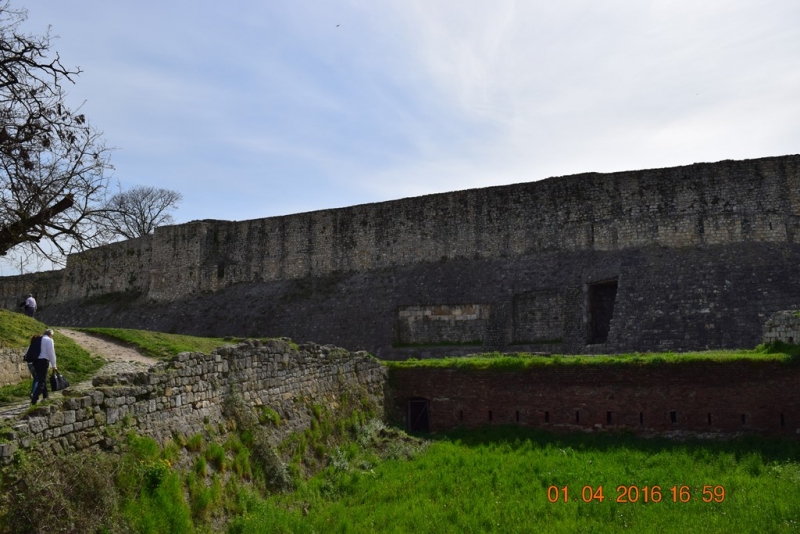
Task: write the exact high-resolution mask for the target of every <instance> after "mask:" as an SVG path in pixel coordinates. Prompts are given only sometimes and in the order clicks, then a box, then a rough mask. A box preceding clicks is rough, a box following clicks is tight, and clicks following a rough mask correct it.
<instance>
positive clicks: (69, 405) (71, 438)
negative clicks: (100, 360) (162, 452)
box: [0, 340, 386, 461]
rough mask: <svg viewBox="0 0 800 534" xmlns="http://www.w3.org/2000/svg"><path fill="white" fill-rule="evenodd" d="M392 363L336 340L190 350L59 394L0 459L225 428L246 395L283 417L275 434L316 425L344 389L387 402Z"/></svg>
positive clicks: (14, 436)
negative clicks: (118, 433)
mask: <svg viewBox="0 0 800 534" xmlns="http://www.w3.org/2000/svg"><path fill="white" fill-rule="evenodd" d="M385 379H386V370H385V368H384V367H383V366H382V365H381V364H380V363H379V362H378V361H377V360H375V359H374V358H372V357H370V356H368V355H366V354H363V353H357V354H351V353H348V352H347V351H345V350H343V349H339V348H335V347H332V346H319V345H315V344H311V343H310V344H305V345H301V346H300V347H299V348H297V349H295V348H294V347H292V346H291V345H290V344H289V343H288V342H286V341H281V340H271V341H267V342H260V341H258V340H248V341H245V342H243V343H241V344H239V345H238V346H237V347H222V348H220V349H217V350H216V351H214V352H212V353H211V354H210V355H204V354H200V353H183V354H180V355H178V356H176V357H175V358H174V359H173V360H171V361H169V362H166V363H159V364H157V365H156V366H155V367H153V368H151V370H150V371H149V372H142V373H130V374H122V375H117V376H109V377H97V378H95V379H94V382H93V383H94V387H93V388H91V389H89V390H86V391H70V389H68V390H66V391H67V392H69V396H68V397H65V398H64V399H63V400H61V401H57V402H55V403H52V404H49V405H45V406H42V407H40V408H35V409H33V410H32V412H31V413H30V414H28V415H27V416H24V417H23V418H21V419H20V420H19V421H17V422H16V423H15V425H14V427H13V429H11V430H10V431H8V432H6V433H5V434H4V435H3V436H2V440H1V441H2V443H0V460H2V461H9V460H10V459H11V458H12V457H13V455H14V453H15V452H16V451H17V450H19V449H20V448H22V449H28V448H32V447H38V448H40V449H42V450H44V451H45V452H47V451H52V452H54V453H58V452H61V451H76V450H84V449H97V448H108V447H113V445H114V443H115V442H114V439H113V437H112V436H110V435H109V434H108V432H106V431H105V429H106V428H108V427H110V426H112V425H116V424H123V426H125V427H126V428H127V429H130V430H135V431H137V432H138V433H139V434H143V435H147V436H150V437H153V438H155V439H157V440H158V441H159V442H163V441H164V440H166V439H170V438H172V437H174V436H175V435H176V434H181V435H183V436H184V437H190V436H192V435H195V434H198V433H203V432H204V431H205V428H206V425H208V424H212V425H216V426H217V427H219V425H220V424H221V423H222V422H223V421H224V419H225V414H224V404H225V401H226V399H227V398H228V397H229V396H230V395H232V394H236V395H239V396H240V397H241V398H242V399H243V400H244V402H245V403H246V404H247V405H248V406H268V407H270V408H272V409H273V410H275V411H276V412H278V414H279V415H280V416H281V421H282V424H281V425H280V426H278V427H276V428H275V429H274V431H273V437H274V439H275V441H276V443H277V442H278V441H280V440H281V439H283V438H285V437H287V436H288V435H290V434H291V433H293V432H298V431H302V430H305V429H306V428H309V427H310V425H311V419H312V405H314V404H321V405H331V404H334V403H336V402H338V401H340V399H341V396H342V394H344V393H348V394H351V395H356V394H357V395H365V396H367V397H368V398H370V399H371V400H372V402H373V404H374V405H375V406H378V407H382V406H383V403H384V383H385Z"/></svg>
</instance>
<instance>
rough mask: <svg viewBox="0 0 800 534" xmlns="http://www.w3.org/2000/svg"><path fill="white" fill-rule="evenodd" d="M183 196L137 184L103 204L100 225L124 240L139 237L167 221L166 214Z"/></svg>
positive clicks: (168, 215) (174, 192)
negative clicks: (103, 208)
mask: <svg viewBox="0 0 800 534" xmlns="http://www.w3.org/2000/svg"><path fill="white" fill-rule="evenodd" d="M182 198H183V197H182V196H181V194H180V193H178V192H177V191H172V190H170V189H157V188H155V187H150V186H137V187H134V188H132V189H128V190H127V191H120V192H119V193H117V194H115V195H114V196H112V197H111V199H110V200H109V201H108V204H106V206H105V213H104V215H103V224H104V225H105V226H106V228H107V229H108V230H109V231H110V232H111V233H112V234H114V235H120V236H122V237H125V238H127V239H133V238H136V237H142V236H144V235H147V234H149V233H151V232H152V231H153V230H155V229H156V227H157V226H162V225H164V224H170V223H171V222H172V220H173V219H172V215H171V214H170V213H169V212H170V211H171V210H174V209H176V208H177V207H178V203H179V202H180V201H181V199H182Z"/></svg>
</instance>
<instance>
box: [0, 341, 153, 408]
mask: <svg viewBox="0 0 800 534" xmlns="http://www.w3.org/2000/svg"><path fill="white" fill-rule="evenodd" d="M56 330H58V332H60V333H62V334H64V335H65V336H67V337H69V338H71V339H72V340H73V341H74V342H75V343H77V344H78V345H80V346H81V347H83V348H84V349H85V350H87V351H88V352H90V353H91V354H94V355H95V356H99V357H101V358H103V359H104V360H106V362H107V363H106V364H105V365H103V367H101V368H100V369H98V371H97V372H96V373H95V374H94V376H93V377H92V378H94V377H95V376H109V375H117V374H120V373H131V372H139V371H146V370H147V369H149V368H150V367H152V366H153V365H155V364H156V363H158V360H156V359H155V358H150V357H148V356H144V355H143V354H141V353H140V352H139V351H137V350H136V349H134V348H131V347H128V346H125V345H123V344H122V343H118V342H115V341H109V340H107V339H103V338H100V337H97V336H94V335H91V334H87V333H84V332H78V331H76V330H69V329H66V328H57V329H56ZM56 354H58V347H56ZM90 387H92V379H91V378H90V379H89V380H85V381H83V382H79V383H77V384H70V386H69V389H70V390H72V391H75V390H81V389H88V388H90ZM50 397H51V398H58V397H61V392H60V391H56V392H50ZM29 406H30V401H20V402H16V403H14V404H8V405H6V406H2V407H0V419H10V418H13V417H17V416H18V415H20V414H21V413H23V412H24V411H25V410H26V409H27V408H28V407H29Z"/></svg>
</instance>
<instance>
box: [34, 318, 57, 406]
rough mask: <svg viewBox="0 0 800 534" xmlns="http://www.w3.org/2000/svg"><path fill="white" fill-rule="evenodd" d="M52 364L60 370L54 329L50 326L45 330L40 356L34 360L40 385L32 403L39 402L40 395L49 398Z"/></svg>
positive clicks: (54, 368)
mask: <svg viewBox="0 0 800 534" xmlns="http://www.w3.org/2000/svg"><path fill="white" fill-rule="evenodd" d="M51 365H52V366H53V370H54V371H58V365H56V347H55V345H54V344H53V331H52V330H50V329H49V328H48V329H47V330H45V331H44V335H42V351H41V353H39V357H38V358H37V359H36V360H35V361H34V362H33V366H34V368H35V369H36V381H37V383H38V387H37V388H36V391H34V392H33V394H32V395H31V404H36V403H37V402H39V395H41V396H42V399H46V398H47V370H48V369H49V368H50V366H51Z"/></svg>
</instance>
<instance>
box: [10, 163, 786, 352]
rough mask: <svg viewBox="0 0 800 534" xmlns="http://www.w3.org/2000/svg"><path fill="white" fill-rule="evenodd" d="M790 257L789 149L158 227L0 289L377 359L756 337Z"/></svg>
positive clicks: (112, 321) (114, 319)
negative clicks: (323, 344) (308, 342)
mask: <svg viewBox="0 0 800 534" xmlns="http://www.w3.org/2000/svg"><path fill="white" fill-rule="evenodd" d="M798 263H800V156H797V155H793V156H783V157H774V158H763V159H758V160H746V161H722V162H718V163H711V164H695V165H689V166H684V167H675V168H667V169H654V170H645V171H629V172H618V173H611V174H596V173H590V174H581V175H575V176H566V177H558V178H550V179H547V180H542V181H539V182H531V183H522V184H516V185H509V186H500V187H491V188H484V189H472V190H466V191H456V192H452V193H444V194H436V195H428V196H423V197H417V198H407V199H402V200H396V201H390V202H382V203H376V204H367V205H361V206H353V207H349V208H342V209H332V210H324V211H316V212H310V213H301V214H296V215H289V216H282V217H270V218H265V219H256V220H249V221H241V222H227V221H210V220H206V221H195V222H191V223H187V224H182V225H176V226H168V227H162V228H158V229H156V232H155V234H154V235H152V236H147V237H144V238H140V239H136V240H130V241H124V242H120V243H115V244H112V245H108V246H105V247H101V248H98V249H95V250H91V251H88V252H85V253H83V254H77V255H73V256H70V258H69V261H68V264H67V267H66V269H65V270H64V271H62V272H60V273H51V274H49V278H47V279H42V282H41V284H39V282H37V281H31V280H35V278H30V277H29V278H25V279H23V277H8V278H5V279H2V280H0V303H1V304H2V305H3V306H5V307H9V308H11V307H13V306H15V305H16V302H17V301H18V299H19V298H20V294H21V293H24V292H25V291H26V289H23V288H28V289H31V288H33V289H36V290H38V291H39V294H38V296H39V299H40V303H41V305H42V307H43V314H42V317H43V318H44V319H45V320H46V321H49V322H50V323H58V324H68V325H74V326H79V325H109V326H112V325H113V326H126V327H134V328H151V329H157V330H163V331H175V332H185V333H193V334H203V335H239V336H265V335H266V336H290V337H292V338H293V339H324V340H326V341H330V342H333V343H336V344H337V345H341V346H344V347H346V348H348V349H366V350H369V351H371V352H373V353H375V354H378V355H380V356H381V357H387V358H402V357H406V356H409V355H415V356H422V357H426V356H435V355H437V354H439V353H441V352H442V351H447V352H448V353H453V352H459V351H462V352H474V345H475V343H478V344H480V345H482V346H483V347H484V348H486V349H492V350H493V349H500V350H533V351H545V352H566V353H571V352H572V353H574V352H610V351H616V350H653V349H658V350H663V349H674V350H683V349H693V348H705V347H737V346H751V345H754V344H756V343H758V342H759V341H760V338H761V332H762V329H763V325H764V322H765V321H766V318H767V317H769V316H770V315H771V314H772V313H773V312H775V311H777V310H780V309H789V308H796V307H800V284H798V283H797V279H796V276H795V272H796V265H798ZM26 276H29V275H26ZM57 278H58V280H56V279H57ZM34 286H35V287H34ZM40 287H41V289H40ZM20 290H22V291H20ZM448 310H449V311H448ZM471 311H474V312H475V313H471ZM451 312H452V313H451ZM448 314H450V315H449V316H448ZM457 315H458V317H457ZM446 317H449V318H446ZM459 345H464V346H463V347H459Z"/></svg>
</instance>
